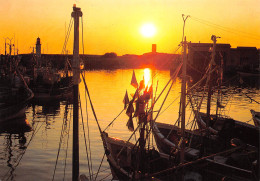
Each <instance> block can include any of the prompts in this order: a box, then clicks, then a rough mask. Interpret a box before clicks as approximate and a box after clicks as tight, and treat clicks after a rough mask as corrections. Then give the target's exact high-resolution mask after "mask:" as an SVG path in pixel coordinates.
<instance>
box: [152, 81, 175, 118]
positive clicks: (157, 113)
mask: <svg viewBox="0 0 260 181" xmlns="http://www.w3.org/2000/svg"><path fill="white" fill-rule="evenodd" d="M172 86H173V82H172V83H171V86H170V88H169V90H168V92H167V94H166V96H165V98H164V100H163V102H162V105H161V107H160V109H159V110H158V112H157V115H156V116H155V118H154V120H153V121H154V122H155V121H156V119H157V118H158V116H159V114H160V112H161V110H162V107H163V105H164V103H165V101H166V99H167V97H168V95H169V93H170V90H171V88H172Z"/></svg>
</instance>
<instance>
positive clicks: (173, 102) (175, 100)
mask: <svg viewBox="0 0 260 181" xmlns="http://www.w3.org/2000/svg"><path fill="white" fill-rule="evenodd" d="M179 98H180V96H178V97H176V98H175V99H174V100H173V101H172V102H171V103H170V104H169V105H168V106H167V107H166V108H165V109H164V110H163V111H162V112H161V113H160V114H159V116H160V115H161V114H162V113H164V112H165V111H166V110H167V109H168V108H169V107H170V106H171V105H172V104H173V103H174V102H175V101H176V100H177V99H179Z"/></svg>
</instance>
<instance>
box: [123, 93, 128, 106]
mask: <svg viewBox="0 0 260 181" xmlns="http://www.w3.org/2000/svg"><path fill="white" fill-rule="evenodd" d="M123 103H124V105H125V106H124V109H126V107H127V105H128V104H129V98H128V94H127V91H126V92H125V97H124V100H123Z"/></svg>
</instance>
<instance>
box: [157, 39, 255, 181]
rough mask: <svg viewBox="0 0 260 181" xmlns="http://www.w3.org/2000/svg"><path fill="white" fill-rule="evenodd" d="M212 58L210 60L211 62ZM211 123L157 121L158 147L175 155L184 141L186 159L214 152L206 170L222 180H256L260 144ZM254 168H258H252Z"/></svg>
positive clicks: (198, 114) (196, 115) (184, 91)
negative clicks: (193, 124) (194, 124)
mask: <svg viewBox="0 0 260 181" xmlns="http://www.w3.org/2000/svg"><path fill="white" fill-rule="evenodd" d="M212 39H213V42H214V43H213V53H214V49H215V44H216V36H212ZM212 57H213V58H212V60H213V61H214V54H213V56H212ZM213 61H211V63H212V62H213ZM184 71H185V70H184ZM184 71H183V72H184ZM182 78H183V80H182V82H183V83H184V84H186V81H185V74H184V75H183V76H182ZM208 80H210V79H208ZM183 93H184V95H185V97H186V89H182V94H183ZM180 107H181V108H182V109H183V110H184V109H185V107H186V101H181V106H180ZM191 107H192V106H191ZM182 109H180V110H182ZM183 110H182V111H181V113H180V115H181V116H184V118H185V110H184V111H183ZM194 115H195V120H197V121H198V120H199V121H203V119H202V118H201V113H199V112H196V111H195V112H194ZM181 116H180V117H181ZM206 116H207V115H206ZM183 120H185V119H183V118H181V124H185V121H183ZM204 120H206V119H204ZM183 122H184V123H183ZM208 125H210V124H209V123H206V122H204V127H203V129H202V128H201V126H200V127H199V129H193V130H187V129H185V130H181V128H179V127H178V126H176V125H170V124H165V123H158V122H155V123H154V126H153V134H154V137H155V140H156V144H157V147H158V149H159V150H160V151H161V152H163V153H165V154H169V155H172V156H174V157H176V156H177V155H178V152H179V150H181V149H183V148H182V147H181V145H182V144H184V145H185V146H184V155H183V157H184V160H185V161H195V160H198V159H200V158H203V157H207V156H209V155H214V156H212V157H208V158H207V159H205V160H204V161H205V164H206V165H207V170H209V171H210V172H211V173H215V174H219V175H221V176H222V179H224V178H227V179H230V180H257V176H256V174H255V171H256V170H257V168H258V166H256V165H257V164H255V163H257V162H258V150H257V148H258V147H255V146H251V145H249V144H247V142H246V143H243V142H242V141H241V140H239V139H237V138H236V137H233V136H234V135H233V133H232V132H228V131H227V132H226V133H225V134H224V133H223V134H221V136H220V135H219V134H217V133H218V132H217V130H215V129H213V128H212V127H208ZM226 130H228V129H226ZM232 131H234V130H232ZM240 131H241V130H240ZM213 133H215V134H213ZM230 133H231V134H230ZM234 134H235V133H234ZM237 134H238V133H237ZM237 134H236V135H237ZM234 138H235V139H234ZM248 139H252V138H248ZM256 139H257V138H253V140H254V142H256V141H255V140H256ZM253 167H254V168H255V169H252V168H253Z"/></svg>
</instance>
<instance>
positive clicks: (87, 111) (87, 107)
mask: <svg viewBox="0 0 260 181" xmlns="http://www.w3.org/2000/svg"><path fill="white" fill-rule="evenodd" d="M85 101H86V114H87V129H88V138H89V139H88V146H89V151H90V153H89V155H90V160H92V156H91V154H92V152H91V146H90V135H89V133H90V131H89V119H88V104H87V95H86V90H85ZM91 170H92V174H93V169H92V161H91Z"/></svg>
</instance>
